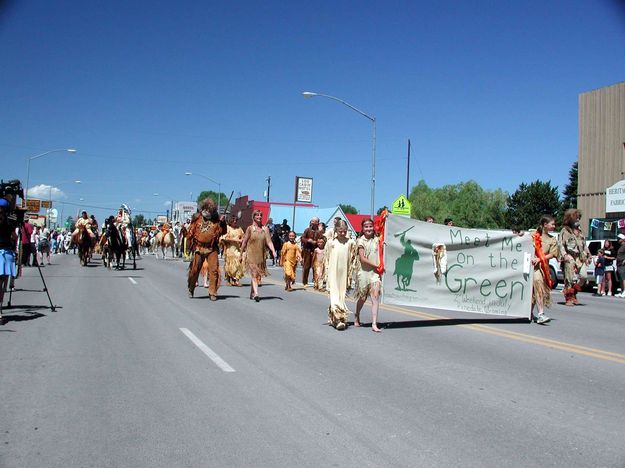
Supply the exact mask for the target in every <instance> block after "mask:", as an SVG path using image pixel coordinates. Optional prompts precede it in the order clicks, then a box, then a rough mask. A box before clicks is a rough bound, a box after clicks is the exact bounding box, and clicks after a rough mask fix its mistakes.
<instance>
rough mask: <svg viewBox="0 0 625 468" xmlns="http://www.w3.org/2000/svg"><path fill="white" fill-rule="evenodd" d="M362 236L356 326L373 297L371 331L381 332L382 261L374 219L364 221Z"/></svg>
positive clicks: (358, 246) (357, 246)
mask: <svg viewBox="0 0 625 468" xmlns="http://www.w3.org/2000/svg"><path fill="white" fill-rule="evenodd" d="M360 232H361V233H362V234H361V236H360V237H359V238H358V240H357V241H356V249H357V251H358V260H359V263H360V268H358V271H357V272H356V296H357V297H358V301H357V302H356V313H355V318H354V326H355V327H359V326H360V311H361V310H362V306H364V305H365V301H366V300H367V297H371V316H372V320H371V330H373V331H374V332H380V331H381V330H380V328H379V327H378V310H379V308H380V289H381V285H382V279H381V278H380V272H379V271H378V264H379V261H380V255H379V253H378V249H379V239H378V237H377V236H376V235H375V230H374V227H373V220H372V219H364V220H363V221H362V224H361V228H360Z"/></svg>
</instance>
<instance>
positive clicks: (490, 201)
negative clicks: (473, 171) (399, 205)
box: [408, 180, 508, 229]
mask: <svg viewBox="0 0 625 468" xmlns="http://www.w3.org/2000/svg"><path fill="white" fill-rule="evenodd" d="M408 198H409V199H410V202H411V204H412V213H411V216H412V217H413V218H416V219H420V220H425V218H426V216H432V217H433V218H434V221H435V222H438V223H442V222H443V220H444V219H445V218H452V219H453V220H454V224H455V225H457V226H466V227H470V228H488V229H501V228H503V227H505V216H504V213H505V210H506V201H507V198H508V194H507V193H506V192H504V191H502V190H500V189H498V190H495V191H492V192H491V191H487V190H484V189H483V188H482V187H481V186H480V185H479V184H478V183H477V182H475V181H472V180H470V181H468V182H462V183H460V184H457V185H445V186H443V187H441V188H437V189H432V188H430V187H428V185H427V184H426V183H425V181H423V180H420V181H419V183H418V184H417V185H416V186H414V187H413V188H412V191H411V193H410V196H409V197H408Z"/></svg>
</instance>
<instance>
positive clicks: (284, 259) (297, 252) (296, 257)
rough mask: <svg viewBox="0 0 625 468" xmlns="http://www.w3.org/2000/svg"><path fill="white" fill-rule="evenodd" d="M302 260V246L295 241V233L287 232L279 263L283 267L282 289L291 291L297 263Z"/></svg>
mask: <svg viewBox="0 0 625 468" xmlns="http://www.w3.org/2000/svg"><path fill="white" fill-rule="evenodd" d="M301 261H302V248H301V247H300V246H299V245H297V244H296V243H295V233H294V232H293V231H291V232H289V241H288V242H287V243H286V244H284V245H283V246H282V251H281V252H280V265H281V266H282V268H283V269H284V290H285V291H293V287H292V285H293V283H295V271H296V270H297V264H298V263H299V262H301Z"/></svg>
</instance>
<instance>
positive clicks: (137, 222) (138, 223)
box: [132, 214, 145, 226]
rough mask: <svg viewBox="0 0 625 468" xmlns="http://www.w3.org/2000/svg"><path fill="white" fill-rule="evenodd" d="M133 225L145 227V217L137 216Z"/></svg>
mask: <svg viewBox="0 0 625 468" xmlns="http://www.w3.org/2000/svg"><path fill="white" fill-rule="evenodd" d="M132 224H133V225H134V226H144V225H145V216H143V215H142V214H138V215H136V216H135V217H134V218H133V220H132Z"/></svg>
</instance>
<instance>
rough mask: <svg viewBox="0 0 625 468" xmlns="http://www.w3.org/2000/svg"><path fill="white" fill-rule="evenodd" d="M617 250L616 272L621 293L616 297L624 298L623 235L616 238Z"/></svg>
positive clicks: (624, 238) (624, 265)
mask: <svg viewBox="0 0 625 468" xmlns="http://www.w3.org/2000/svg"><path fill="white" fill-rule="evenodd" d="M617 237H618V243H619V248H618V251H617V252H616V272H617V273H618V276H619V278H620V280H621V292H620V294H615V296H616V297H625V235H623V234H619V235H618V236H617Z"/></svg>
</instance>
